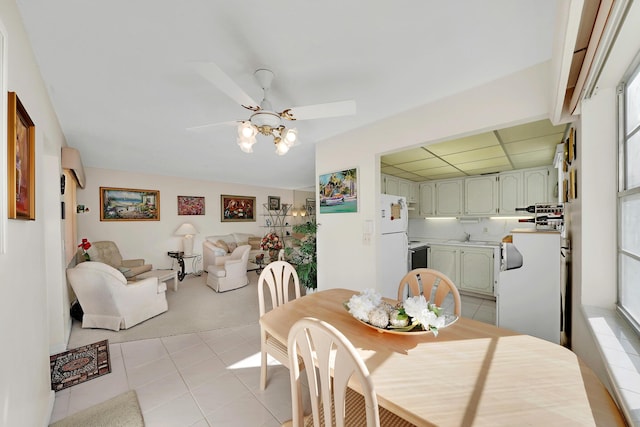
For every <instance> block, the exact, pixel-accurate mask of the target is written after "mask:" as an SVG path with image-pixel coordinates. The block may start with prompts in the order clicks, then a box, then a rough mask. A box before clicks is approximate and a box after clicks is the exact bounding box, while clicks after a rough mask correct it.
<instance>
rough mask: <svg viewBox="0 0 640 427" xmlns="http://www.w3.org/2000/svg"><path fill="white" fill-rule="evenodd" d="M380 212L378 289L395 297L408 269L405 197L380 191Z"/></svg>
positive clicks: (407, 225)
mask: <svg viewBox="0 0 640 427" xmlns="http://www.w3.org/2000/svg"><path fill="white" fill-rule="evenodd" d="M379 215H380V236H379V239H378V265H379V269H378V271H379V272H380V276H379V278H378V290H379V291H380V294H382V296H383V297H387V298H393V299H396V298H397V296H398V285H399V284H400V279H402V277H403V276H404V275H405V274H407V272H408V271H409V238H408V236H407V232H408V227H409V211H408V209H407V200H406V199H405V198H404V197H402V196H392V195H390V194H381V195H380V212H379Z"/></svg>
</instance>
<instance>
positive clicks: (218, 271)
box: [207, 245, 251, 292]
mask: <svg viewBox="0 0 640 427" xmlns="http://www.w3.org/2000/svg"><path fill="white" fill-rule="evenodd" d="M250 250H251V246H250V245H242V246H238V247H237V248H236V249H234V251H233V252H231V255H230V256H226V257H218V259H219V262H220V264H218V265H210V266H209V269H208V275H207V285H208V286H209V287H210V288H212V289H213V290H214V291H216V292H224V291H230V290H232V289H237V288H241V287H242V286H246V285H248V284H249V278H248V277H247V263H248V261H249V251H250Z"/></svg>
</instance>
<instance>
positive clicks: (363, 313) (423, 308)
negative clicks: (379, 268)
mask: <svg viewBox="0 0 640 427" xmlns="http://www.w3.org/2000/svg"><path fill="white" fill-rule="evenodd" d="M345 305H346V308H347V309H348V310H349V313H350V314H351V315H352V316H353V317H355V318H356V319H359V320H361V321H363V322H366V323H369V324H371V325H373V326H376V327H378V328H381V329H398V330H402V331H407V332H408V331H411V330H413V329H415V328H416V327H420V329H422V330H425V331H431V332H433V334H434V335H436V336H437V335H438V328H442V327H444V326H445V324H446V318H445V316H444V314H443V311H442V309H441V308H440V307H438V306H436V305H435V304H431V303H430V302H429V301H427V300H426V298H425V297H424V295H418V296H415V297H409V298H407V299H406V300H405V301H404V302H403V303H398V304H397V305H396V306H395V307H394V306H393V305H391V304H389V303H388V302H385V301H383V300H382V296H381V295H380V294H379V293H377V292H376V291H375V290H373V289H365V290H364V291H362V292H361V293H360V294H359V295H354V296H352V297H351V298H350V299H349V301H348V302H346V303H345Z"/></svg>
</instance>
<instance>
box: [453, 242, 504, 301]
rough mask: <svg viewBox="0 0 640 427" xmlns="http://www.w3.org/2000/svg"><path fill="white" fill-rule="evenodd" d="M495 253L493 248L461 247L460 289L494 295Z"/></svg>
mask: <svg viewBox="0 0 640 427" xmlns="http://www.w3.org/2000/svg"><path fill="white" fill-rule="evenodd" d="M493 255H494V251H493V249H491V248H470V247H466V246H465V247H463V248H461V249H460V285H459V287H460V289H462V290H466V291H473V292H478V293H481V294H486V295H493V272H494V265H495V264H494V259H493Z"/></svg>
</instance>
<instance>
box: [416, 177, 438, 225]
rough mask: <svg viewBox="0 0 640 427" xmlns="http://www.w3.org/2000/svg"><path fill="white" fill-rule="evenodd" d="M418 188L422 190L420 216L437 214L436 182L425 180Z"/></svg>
mask: <svg viewBox="0 0 640 427" xmlns="http://www.w3.org/2000/svg"><path fill="white" fill-rule="evenodd" d="M418 188H419V190H420V205H419V207H418V211H419V214H420V216H421V217H423V218H424V217H426V216H433V215H435V213H436V211H435V200H436V183H435V182H423V183H422V184H420V185H419V186H418Z"/></svg>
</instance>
